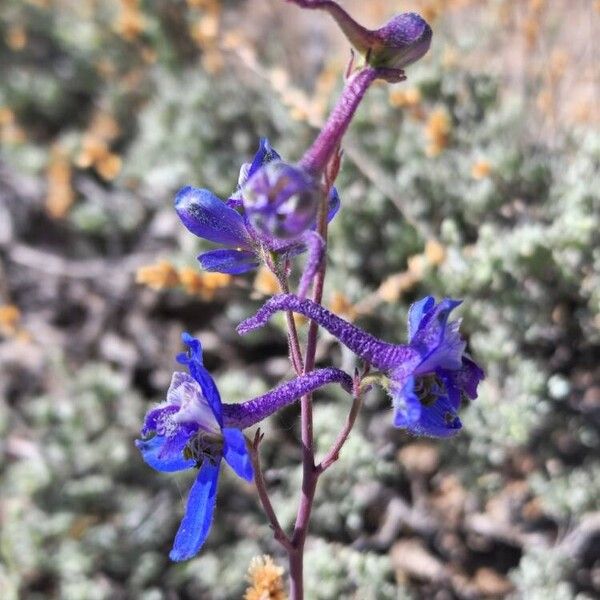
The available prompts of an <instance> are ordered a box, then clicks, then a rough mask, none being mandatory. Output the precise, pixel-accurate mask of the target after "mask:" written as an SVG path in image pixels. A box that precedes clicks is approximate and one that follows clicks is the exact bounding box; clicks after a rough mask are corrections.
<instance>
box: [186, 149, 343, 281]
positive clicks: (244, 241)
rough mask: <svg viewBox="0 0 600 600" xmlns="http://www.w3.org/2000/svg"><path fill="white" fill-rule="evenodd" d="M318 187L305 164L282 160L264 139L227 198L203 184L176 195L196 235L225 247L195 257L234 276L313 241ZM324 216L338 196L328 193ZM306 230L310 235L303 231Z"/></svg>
mask: <svg viewBox="0 0 600 600" xmlns="http://www.w3.org/2000/svg"><path fill="white" fill-rule="evenodd" d="M320 194H321V189H320V185H319V183H318V181H317V180H316V179H315V178H314V177H312V176H311V175H309V174H308V173H307V172H306V171H304V170H303V169H301V168H299V167H296V166H294V165H291V164H289V163H286V162H284V161H282V160H281V157H280V156H279V154H278V153H277V152H276V151H275V150H273V149H272V148H271V146H270V144H269V142H268V140H266V139H261V141H260V145H259V149H258V151H257V153H256V155H255V156H254V158H253V160H252V162H251V163H246V164H244V165H242V168H241V170H240V176H239V179H238V188H237V190H236V191H235V192H234V194H232V197H231V198H229V200H228V201H227V202H224V201H222V200H221V199H220V198H218V197H217V196H215V195H214V194H213V193H212V192H211V191H209V190H206V189H200V188H194V187H190V186H187V187H184V188H182V189H181V190H179V192H178V193H177V195H176V197H175V210H176V211H177V214H178V215H179V218H180V219H181V221H182V223H183V224H184V225H185V226H186V227H187V229H189V230H190V231H191V232H192V233H193V234H195V235H197V236H198V237H200V238H202V239H205V240H208V241H210V242H215V243H217V244H220V245H221V246H224V248H219V249H216V250H210V251H208V252H204V253H203V254H201V255H200V256H199V257H198V260H199V262H200V265H201V267H202V268H203V269H205V270H207V271H217V272H220V273H229V274H232V275H238V274H241V273H245V272H247V271H250V270H252V269H255V268H256V267H258V265H259V264H261V263H262V262H264V261H265V260H267V262H269V261H272V259H273V256H275V257H292V256H296V255H298V254H300V253H302V252H304V251H305V250H306V248H307V246H311V244H312V240H311V236H310V232H311V231H312V230H313V229H314V226H315V218H316V212H317V208H318V202H319V198H320ZM328 202H329V210H328V219H329V220H331V219H332V218H333V217H334V216H335V214H336V213H337V211H338V209H339V206H340V200H339V196H338V193H337V191H336V189H335V188H332V189H331V190H330V192H329V196H328ZM304 234H309V235H304Z"/></svg>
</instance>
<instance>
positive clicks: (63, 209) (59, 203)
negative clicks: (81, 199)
mask: <svg viewBox="0 0 600 600" xmlns="http://www.w3.org/2000/svg"><path fill="white" fill-rule="evenodd" d="M46 177H47V182H48V192H47V195H46V204H45V207H46V212H47V213H48V215H50V216H51V217H52V218H53V219H62V218H63V217H64V216H66V214H67V213H68V212H69V209H70V208H71V206H72V205H73V202H74V201H75V192H74V190H73V186H72V184H71V177H72V169H71V163H70V160H69V157H68V155H67V154H66V153H65V151H64V150H63V149H62V148H61V147H60V146H54V147H53V148H52V150H51V152H50V162H49V163H48V170H47V173H46Z"/></svg>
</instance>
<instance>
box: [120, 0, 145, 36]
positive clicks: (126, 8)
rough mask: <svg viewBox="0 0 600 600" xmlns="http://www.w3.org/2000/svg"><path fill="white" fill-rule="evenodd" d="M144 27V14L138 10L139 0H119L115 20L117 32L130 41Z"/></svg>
mask: <svg viewBox="0 0 600 600" xmlns="http://www.w3.org/2000/svg"><path fill="white" fill-rule="evenodd" d="M144 29H145V22H144V15H143V14H142V12H141V10H140V3H139V0H121V7H120V10H119V16H118V17H117V21H116V22H115V31H116V32H117V34H118V35H120V36H121V37H122V38H124V39H126V40H127V41H129V42H131V41H133V40H135V39H137V38H138V37H139V35H140V34H141V33H142V32H143V31H144Z"/></svg>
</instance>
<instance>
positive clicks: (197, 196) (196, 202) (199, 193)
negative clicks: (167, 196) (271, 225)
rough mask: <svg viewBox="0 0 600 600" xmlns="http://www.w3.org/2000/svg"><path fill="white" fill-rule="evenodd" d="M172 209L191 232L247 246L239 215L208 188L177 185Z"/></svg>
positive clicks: (224, 243)
mask: <svg viewBox="0 0 600 600" xmlns="http://www.w3.org/2000/svg"><path fill="white" fill-rule="evenodd" d="M175 210H176V211H177V214H178V215H179V218H180V219H181V221H182V223H183V224H184V225H185V226H186V227H187V228H188V229H189V230H190V231H191V232H192V233H193V234H194V235H197V236H198V237H200V238H203V239H205V240H209V241H211V242H216V243H217V244H223V245H225V246H234V247H242V248H245V247H248V234H247V231H246V227H245V225H244V220H243V219H242V217H241V216H240V215H239V213H237V212H236V211H235V210H233V209H232V208H229V207H228V206H227V205H226V204H225V202H223V201H222V200H220V199H219V198H217V197H216V196H215V195H214V194H213V193H212V192H210V191H209V190H202V189H199V188H193V187H190V186H187V187H184V188H181V189H180V190H179V192H177V195H176V196H175Z"/></svg>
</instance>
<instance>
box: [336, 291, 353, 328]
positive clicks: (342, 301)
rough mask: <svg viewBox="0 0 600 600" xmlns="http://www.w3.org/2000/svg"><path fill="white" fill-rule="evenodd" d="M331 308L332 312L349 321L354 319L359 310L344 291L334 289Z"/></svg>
mask: <svg viewBox="0 0 600 600" xmlns="http://www.w3.org/2000/svg"><path fill="white" fill-rule="evenodd" d="M329 308H330V310H331V311H332V312H334V313H335V314H336V315H339V316H340V317H342V318H344V319H346V320H347V321H351V322H352V321H354V319H356V317H357V315H358V312H357V310H356V308H354V306H353V304H352V302H350V300H349V299H348V297H347V296H345V295H344V294H343V293H342V292H338V291H334V292H333V293H332V294H331V297H330V298H329Z"/></svg>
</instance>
